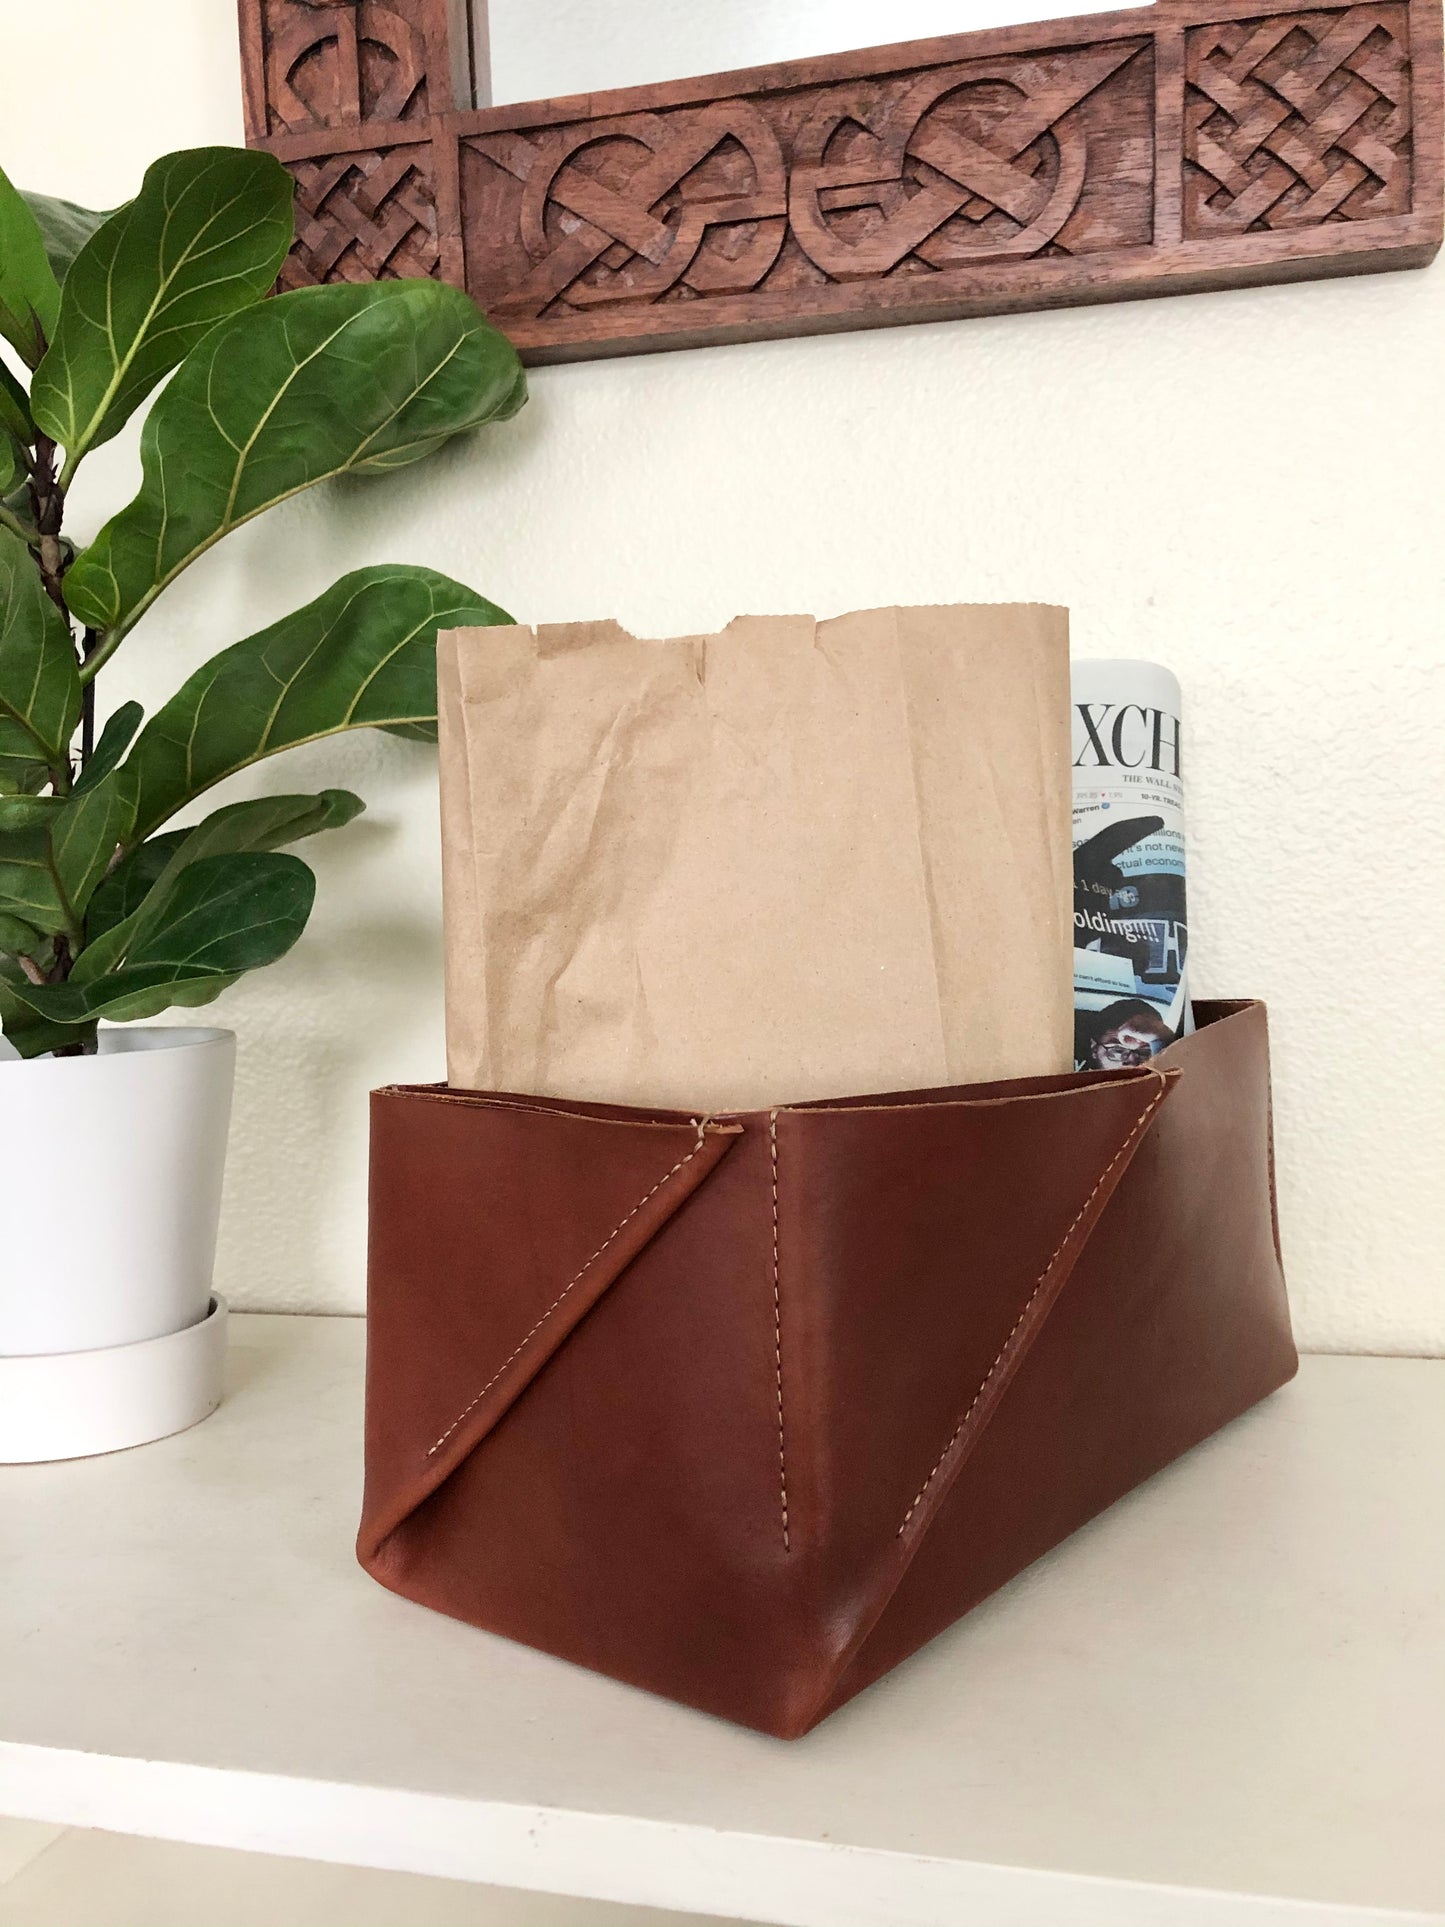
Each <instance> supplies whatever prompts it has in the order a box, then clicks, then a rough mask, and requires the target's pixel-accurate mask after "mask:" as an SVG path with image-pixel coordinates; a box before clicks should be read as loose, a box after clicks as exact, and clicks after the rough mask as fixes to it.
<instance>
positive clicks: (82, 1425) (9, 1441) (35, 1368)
mask: <svg viewBox="0 0 1445 1927" xmlns="http://www.w3.org/2000/svg"><path fill="white" fill-rule="evenodd" d="M225 1365H226V1301H225V1299H224V1298H219V1297H216V1296H214V1295H213V1296H212V1298H211V1303H210V1310H209V1311H208V1312H207V1313H206V1316H205V1317H204V1318H203V1319H201V1321H200V1322H199V1324H195V1325H188V1326H187V1327H186V1328H185V1330H183V1331H178V1332H168V1333H166V1334H165V1336H164V1337H161V1338H147V1339H143V1340H142V1341H141V1342H140V1343H139V1344H134V1345H108V1346H105V1347H104V1348H103V1349H101V1350H98V1351H89V1352H45V1353H39V1354H31V1355H28V1356H22V1357H0V1465H31V1464H36V1463H38V1462H39V1461H41V1460H45V1459H80V1458H88V1457H90V1456H91V1455H92V1454H94V1453H98V1452H119V1451H122V1450H123V1449H124V1448H125V1447H126V1446H130V1445H145V1444H147V1443H148V1442H149V1441H150V1440H152V1439H163V1438H168V1437H169V1436H170V1434H171V1433H172V1432H184V1431H185V1430H186V1428H187V1427H188V1426H191V1425H196V1424H198V1423H199V1422H200V1420H201V1419H203V1418H207V1417H209V1416H210V1414H211V1413H212V1412H214V1411H215V1409H216V1407H217V1406H218V1405H219V1404H220V1402H221V1394H222V1387H223V1379H224V1373H225Z"/></svg>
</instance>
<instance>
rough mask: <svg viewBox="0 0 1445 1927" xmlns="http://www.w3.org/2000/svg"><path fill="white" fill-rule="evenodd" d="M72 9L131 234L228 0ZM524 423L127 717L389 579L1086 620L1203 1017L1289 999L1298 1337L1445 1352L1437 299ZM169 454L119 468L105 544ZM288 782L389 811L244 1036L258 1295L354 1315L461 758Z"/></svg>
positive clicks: (1302, 301) (1211, 322)
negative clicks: (385, 1085)
mask: <svg viewBox="0 0 1445 1927" xmlns="http://www.w3.org/2000/svg"><path fill="white" fill-rule="evenodd" d="M513 4H520V0H498V6H499V12H504V11H505V6H506V5H513ZM696 4H697V5H698V8H699V12H700V14H705V13H708V12H709V11H710V10H709V9H708V8H705V7H703V5H702V0H696ZM64 11H65V14H66V16H67V19H66V44H67V52H66V59H65V104H64V108H63V110H62V109H59V108H58V107H57V106H56V104H55V102H54V100H53V97H52V96H51V95H50V94H49V93H48V92H47V91H46V86H45V82H44V80H43V76H44V75H45V74H46V72H47V71H48V70H49V69H50V67H51V64H52V63H51V50H52V44H53V43H52V41H51V33H52V25H53V22H52V17H51V14H50V12H49V10H47V9H43V8H35V9H30V10H28V11H27V12H26V13H25V15H24V17H19V16H17V17H16V18H15V19H13V20H10V21H8V22H7V27H6V34H7V41H6V45H7V58H6V62H5V66H4V69H3V72H0V142H3V145H4V160H5V163H6V165H7V166H8V167H9V168H10V169H11V171H12V172H13V173H14V174H15V175H17V176H18V177H19V178H20V179H21V180H22V181H23V182H24V183H25V184H27V185H31V184H33V185H36V186H48V187H49V188H51V189H52V190H54V191H57V192H61V193H65V194H69V195H72V196H74V197H75V198H78V199H82V200H90V201H92V202H97V203H100V204H108V203H110V202H113V201H115V200H116V199H118V198H120V197H122V196H123V195H124V194H125V193H127V192H129V191H130V190H131V189H132V187H133V186H134V183H135V182H136V180H137V179H138V177H139V174H140V172H141V169H142V166H143V164H144V162H145V161H146V160H147V159H148V158H150V157H151V156H152V154H153V153H154V152H156V151H158V149H159V148H160V146H161V145H162V143H164V144H166V145H183V144H186V143H188V142H193V141H201V140H209V139H222V140H224V139H232V138H239V133H240V123H239V113H238V106H237V78H236V59H235V50H234V42H233V16H232V8H231V6H230V5H229V4H227V3H226V0H131V4H129V5H127V6H125V7H117V6H115V5H113V4H111V0H66V6H65V9H64ZM885 30H886V29H885ZM27 34H28V35H30V36H32V37H33V46H30V47H28V48H27V46H26V44H25V42H26V36H27ZM505 52H506V42H505V36H504V37H503V41H502V45H501V46H499V66H500V68H501V71H499V74H498V88H499V93H501V94H503V95H506V94H509V93H510V94H513V95H515V93H516V92H518V91H520V90H519V89H517V88H514V87H512V86H510V85H509V83H508V75H507V70H506V67H505V64H504V62H503V61H502V59H501V58H500V57H501V56H504V55H505ZM700 64H706V63H700ZM559 84H560V83H559ZM52 144H53V150H54V151H53V152H52V151H51V147H52ZM532 392H533V399H532V402H531V404H530V406H529V407H528V408H527V409H525V410H524V412H523V414H522V415H521V416H520V417H519V418H518V419H517V420H516V421H515V422H514V423H512V424H511V425H509V426H508V427H507V428H505V429H503V430H501V431H499V432H497V433H495V434H492V435H490V436H487V437H485V438H484V439H480V440H478V441H476V442H474V443H473V444H471V445H470V446H467V447H464V448H459V449H454V450H452V451H450V452H448V453H446V454H444V455H443V456H442V457H441V458H440V459H439V460H437V461H435V462H434V463H433V464H432V465H431V466H430V467H427V468H423V469H414V470H412V471H410V472H409V473H406V474H403V475H400V476H397V477H393V478H389V479H387V480H382V481H371V482H367V483H364V484H360V483H358V484H353V485H350V486H345V487H337V488H334V489H332V490H329V491H327V492H326V493H324V494H321V495H313V496H311V497H310V498H304V499H302V500H300V501H298V502H296V503H295V504H293V505H291V506H289V507H288V508H287V509H284V510H282V511H279V512H277V513H276V514H274V515H273V516H272V517H270V518H269V519H268V520H267V521H265V522H264V523H261V524H257V525H254V526H253V527H252V528H251V529H249V530H247V531H245V532H243V533H242V534H241V535H240V536H238V537H236V538H233V540H232V541H231V542H230V543H229V544H227V545H226V546H225V547H224V548H223V549H221V550H219V551H217V552H216V553H215V554H214V555H213V556H212V557H211V558H210V559H209V560H208V561H207V562H205V563H203V564H201V565H200V566H198V567H197V568H196V569H194V570H193V571H192V572H191V574H190V576H189V577H188V578H187V579H185V580H184V581H183V582H182V583H181V584H179V585H178V586H177V587H176V588H175V589H173V590H172V591H170V593H169V594H168V595H167V597H166V598H165V600H164V601H163V602H162V604H161V605H160V606H159V608H158V610H157V612H156V613H155V615H154V616H153V617H152V618H151V619H149V620H148V622H147V623H146V624H145V625H144V627H143V629H142V630H141V631H140V632H138V634H137V635H136V637H135V638H134V639H133V640H132V641H131V642H129V643H128V644H127V645H126V650H125V652H124V654H123V655H122V657H121V658H120V664H121V666H120V667H119V669H113V670H111V671H109V672H108V681H109V683H110V685H111V693H112V701H114V700H117V699H118V695H117V692H116V688H115V685H116V684H117V682H119V683H120V691H119V694H125V693H130V689H128V688H127V685H130V686H131V687H132V688H133V689H134V693H137V694H139V695H141V696H142V697H143V698H144V699H145V700H146V701H147V702H148V703H150V704H154V703H156V702H158V701H159V700H161V699H162V698H163V697H164V695H165V694H167V693H168V692H169V690H170V689H171V688H172V687H173V686H174V685H175V684H176V683H177V682H179V680H180V679H181V677H182V676H183V675H184V674H186V673H187V672H188V671H189V670H190V669H191V668H192V667H194V666H195V665H196V664H197V663H198V662H199V661H201V660H202V658H203V655H204V654H205V653H206V652H208V651H209V650H210V649H212V648H213V647H215V646H218V645H220V644H222V643H224V642H227V641H229V640H231V639H232V638H234V637H235V636H237V635H239V634H241V633H244V632H245V631H246V630H247V629H250V628H254V627H256V626H258V625H259V624H261V623H262V622H265V621H267V620H269V619H270V618H272V617H273V616H275V615H277V614H279V613H281V612H282V611H283V610H284V609H285V608H287V607H288V606H290V605H292V604H294V603H298V602H300V601H302V600H304V599H305V598H306V597H308V596H310V595H312V594H314V593H315V592H317V591H318V590H320V589H321V588H323V587H324V586H325V584H326V583H327V582H328V581H329V580H330V579H331V578H332V577H333V576H334V575H336V574H338V573H339V572H340V571H341V570H343V569H346V568H351V567H354V566H357V565H359V564H361V563H363V562H369V561H375V560H378V559H382V558H396V559H413V560H416V561H421V562H428V563H431V564H433V565H434V566H435V567H437V568H441V569H445V570H448V571H450V572H451V573H453V574H455V575H457V576H460V577H463V578H465V579H467V580H468V581H470V582H471V583H473V584H474V585H475V586H476V587H478V588H480V589H482V590H484V591H485V592H486V593H487V594H489V595H491V596H493V597H494V598H496V599H497V600H498V601H500V602H501V603H503V604H504V605H505V606H506V607H508V608H509V609H511V610H512V611H513V612H514V613H515V614H516V615H518V616H519V617H523V618H525V619H527V620H529V621H532V620H567V619H571V618H576V617H583V616H591V615H598V614H604V613H605V614H613V615H616V616H619V617H620V618H622V619H623V620H624V621H625V622H627V623H629V624H630V625H632V626H633V627H634V628H637V629H640V630H642V631H644V632H649V631H650V632H654V633H657V632H661V633H668V632H674V633H675V632H680V631H681V632H685V631H689V630H698V629H702V628H706V627H710V626H712V625H715V624H719V623H721V622H723V621H724V620H725V619H726V618H727V617H728V616H729V615H731V614H733V613H734V612H736V611H739V610H781V609H811V610H814V611H816V612H817V613H818V614H820V615H822V614H832V613H835V612H838V611H841V610H845V609H848V608H850V607H860V606H867V605H870V604H875V603H881V602H890V601H899V602H902V601H935V600H937V601H942V600H961V599H982V600H987V599H995V598H1013V597H1018V598H1028V599H1045V600H1051V601H1059V602H1065V603H1068V604H1069V605H1070V607H1071V608H1072V610H1073V611H1074V633H1075V647H1076V650H1077V651H1078V652H1080V653H1091V654H1098V653H1109V654H1128V653H1133V652H1137V653H1139V654H1146V655H1158V656H1160V657H1162V658H1164V659H1165V660H1167V661H1169V662H1170V663H1172V664H1173V665H1174V667H1175V668H1176V669H1177V671H1178V672H1179V675H1180V677H1181V679H1182V681H1183V683H1184V685H1185V688H1186V691H1187V693H1188V700H1189V703H1190V710H1189V725H1190V730H1191V735H1192V752H1193V754H1192V772H1191V785H1192V799H1193V818H1192V829H1193V853H1192V862H1193V869H1192V876H1191V889H1192V905H1191V910H1192V915H1191V926H1192V932H1193V937H1194V943H1195V946H1196V949H1195V956H1196V958H1197V985H1198V988H1199V990H1200V991H1202V992H1205V993H1210V992H1213V993H1220V994H1241V993H1257V994H1261V995H1263V996H1265V997H1267V998H1268V999H1269V1000H1270V1003H1271V1007H1272V1012H1273V1021H1274V1035H1275V1051H1276V1082H1277V1116H1278V1128H1279V1134H1280V1186H1281V1193H1282V1212H1283V1221H1284V1235H1285V1239H1286V1259H1287V1261H1288V1266H1289V1272H1290V1279H1291V1285H1292V1289H1293V1294H1294V1301H1295V1306H1296V1311H1297V1318H1298V1325H1299V1330H1300V1334H1301V1337H1302V1339H1303V1341H1304V1342H1305V1343H1306V1344H1307V1345H1310V1346H1314V1347H1324V1348H1352V1347H1353V1348H1361V1349H1368V1350H1380V1351H1438V1350H1442V1349H1445V1286H1442V1257H1441V1252H1442V1248H1445V1173H1442V1151H1445V962H1442V960H1445V890H1442V882H1445V874H1442V873H1445V863H1442V857H1445V773H1442V772H1445V751H1442V745H1445V686H1442V685H1445V676H1442V664H1445V643H1442V618H1445V539H1442V537H1445V529H1442V499H1445V480H1442V474H1441V460H1440V453H1441V448H1442V443H1445V269H1439V268H1437V269H1432V270H1429V271H1427V272H1425V273H1414V274H1400V275H1393V276H1383V277H1379V278H1371V279H1364V280H1359V281H1354V282H1336V283H1333V284H1317V285H1313V286H1303V287H1298V288H1277V289H1269V290H1264V291H1261V292H1258V293H1251V294H1227V295H1217V296H1196V297H1192V298H1189V299H1184V300H1173V301H1155V302H1143V303H1137V304H1134V305H1126V306H1117V307H1104V308H1096V309H1093V310H1086V311H1079V312H1076V313H1072V314H1054V315H1027V316H1022V317H1018V318H1013V319H1005V320H999V321H973V322H964V323H959V324H952V325H943V326H936V327H927V328H911V329H899V330H895V331H892V332H888V333H882V334H862V335H852V336H846V335H845V336H838V337H834V338H832V339H829V340H819V341H804V342H780V343H776V344H771V345H763V346H757V347H748V348H727V349H717V350H708V351H694V352H692V353H686V354H673V355H659V356H652V357H644V358H640V359H637V360H632V361H620V362H610V363H597V364H594V365H590V366H586V365H584V366H578V367H571V368H556V369H547V370H543V371H541V372H539V373H537V374H536V375H535V376H534V379H533V390H532ZM133 464H134V456H133V451H132V448H131V446H130V445H129V444H127V445H126V446H125V447H124V448H121V449H118V450H116V451H113V452H112V453H111V454H109V455H107V456H106V457H104V458H101V459H99V460H97V461H96V462H95V463H94V464H93V466H92V468H91V470H90V471H88V473H87V474H86V475H85V476H83V477H82V488H81V489H80V490H78V491H77V502H76V513H77V519H78V521H80V522H82V523H85V524H87V525H93V524H94V523H95V522H96V521H98V519H99V518H100V516H101V515H102V514H103V513H106V512H108V511H109V510H110V509H111V508H112V507H114V506H115V505H116V504H117V503H118V502H119V501H120V500H121V499H122V498H123V495H124V494H125V492H127V491H128V489H129V487H130V485H131V483H132V480H133V474H134V467H133ZM265 782H266V783H267V784H268V785H271V786H273V787H274V786H279V785H285V786H287V787H292V786H294V787H297V788H301V787H306V786H313V785H319V784H322V783H340V784H347V785H353V786H355V787H356V788H358V789H360V790H362V791H363V792H364V793H365V794H366V795H367V796H368V798H369V799H370V802H371V811H370V813H369V814H368V816H367V817H365V818H363V819H362V821H361V823H360V824H358V825H357V826H356V827H355V828H354V829H352V830H351V831H349V832H347V833H345V834H344V835H340V836H337V837H334V838H332V839H331V840H329V841H328V842H326V843H324V844H322V843H316V844H312V845H310V846H309V851H308V853H309V854H310V855H311V856H312V857H313V859H314V860H315V862H316V865H317V868H318V870H319V872H320V876H321V893H320V902H319V907H318V909H317V912H316V915H315V917H314V919H313V922H312V926H311V930H310V932H309V933H308V935H307V937H306V938H305V939H304V940H303V942H302V944H301V945H300V946H299V947H298V948H297V949H296V950H295V951H294V952H293V953H292V954H291V956H290V957H288V958H287V959H285V960H284V961H283V962H282V963H281V964H279V965H278V966H276V967H275V968H273V969H272V970H269V971H266V972H264V973H262V974H261V975H259V976H257V977H254V978H252V979H250V980H248V981H247V982H246V983H245V984H244V985H242V986H241V987H239V988H238V989H237V990H235V991H233V992H232V993H230V994H229V995H228V997H227V998H226V999H225V1000H224V1001H223V1002H222V1003H221V1004H220V1005H218V1006H217V1013H218V1016H219V1018H220V1019H221V1020H222V1021H225V1022H227V1023H230V1024H233V1025H234V1026H235V1027H236V1029H237V1030H238V1031H239V1032H240V1035H241V1082H240V1090H239V1103H238V1111H237V1117H236V1126H235V1136H234V1155H233V1160H232V1169H231V1173H230V1179H229V1187H228V1192H227V1203H226V1214H225V1223H224V1227H223V1256H222V1260H221V1283H222V1287H223V1289H225V1290H226V1291H227V1292H228V1293H229V1294H230V1295H231V1296H232V1298H233V1300H235V1301H236V1302H239V1303H242V1304H251V1305H260V1306H268V1307H284V1308H297V1309H303V1308H304V1309H330V1310H350V1309H355V1308H358V1307H359V1306H360V1304H361V1295H362V1252H363V1237H364V1233H363V1201H364V1143H365V1093H366V1091H367V1089H368V1087H369V1086H371V1085H373V1084H375V1083H379V1082H382V1081H385V1080H388V1079H394V1078H407V1079H410V1078H428V1077H435V1076H439V1075H441V1071H442V1043H441V977H440V932H439V923H438V885H437V838H436V829H435V822H434V789H433V762H432V755H431V752H429V751H427V750H424V749H421V748H418V747H415V746H409V745H403V744H398V743H395V742H393V741H391V740H389V739H385V738H381V737H360V738H356V739H353V740H352V741H350V742H347V743H344V744H339V745H335V746H329V747H322V748H318V749H316V750H313V751H310V752H305V753H301V754H298V755H296V756H295V757H293V758H292V759H291V760H290V761H289V763H281V762H277V763H274V764H272V765H270V766H269V768H267V769H266V770H265ZM255 786H257V787H259V785H255ZM1220 1208H1221V1210H1227V1209H1228V1200H1227V1199H1221V1201H1220Z"/></svg>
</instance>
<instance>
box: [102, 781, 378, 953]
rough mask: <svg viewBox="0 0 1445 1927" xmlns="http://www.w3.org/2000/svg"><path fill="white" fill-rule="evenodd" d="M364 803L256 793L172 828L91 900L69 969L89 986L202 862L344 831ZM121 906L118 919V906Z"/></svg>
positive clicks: (338, 794)
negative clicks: (83, 937)
mask: <svg viewBox="0 0 1445 1927" xmlns="http://www.w3.org/2000/svg"><path fill="white" fill-rule="evenodd" d="M365 807H366V805H365V804H364V803H363V802H362V800H361V798H360V797H359V796H353V795H352V793H351V791H350V790H322V791H321V792H320V794H319V795H316V796H258V797H255V798H254V799H252V800H250V801H247V802H244V803H228V804H226V805H225V807H224V808H222V809H219V810H213V811H212V812H211V814H210V815H209V816H208V817H207V818H206V819H205V821H204V822H202V823H198V824H197V825H196V827H195V829H193V830H173V831H171V832H170V833H169V834H168V835H166V836H158V837H154V838H152V840H151V841H150V842H149V843H142V844H140V845H139V846H138V847H137V848H136V849H134V850H132V851H131V852H130V854H129V855H128V856H127V857H126V858H125V860H124V861H123V862H122V863H120V864H118V865H117V867H116V869H115V871H114V872H113V874H112V875H111V876H109V877H107V878H106V880H105V882H104V884H103V885H102V886H101V888H100V889H99V890H97V892H96V894H95V896H94V897H93V898H92V899H91V908H90V911H89V914H88V916H87V921H86V928H87V932H88V934H89V937H90V939H91V941H90V942H88V943H87V945H86V947H85V949H84V950H82V951H81V953H80V956H79V958H78V959H77V961H76V965H75V968H74V970H73V971H72V972H71V978H70V981H71V982H72V983H87V982H89V981H90V980H91V979H92V978H95V977H99V976H102V975H104V974H105V972H107V971H110V970H114V969H115V968H116V966H117V965H118V964H119V963H120V962H121V960H122V959H123V958H124V957H125V955H126V953H127V951H128V950H129V949H130V947H131V945H132V944H133V943H134V942H135V941H136V940H137V937H138V936H139V935H141V934H143V932H144V931H145V930H146V929H148V928H149V927H150V925H151V924H152V923H153V922H154V920H155V918H156V916H157V914H158V912H159V911H160V909H161V908H162V906H163V905H164V903H165V901H166V898H167V897H168V895H169V894H170V892H171V890H172V889H174V887H175V885H176V883H177V881H178V880H179V878H180V875H181V872H182V871H183V870H185V869H187V868H188V867H189V866H190V865H191V864H192V863H198V862H200V861H201V860H202V858H204V857H209V856H225V855H229V854H230V853H232V852H234V851H238V850H251V851H255V850H279V849H280V848H281V847H282V846H283V845H284V844H287V843H298V842H300V840H301V839H302V837H307V836H315V835H316V834H317V833H318V831H321V830H334V829H339V828H340V827H341V826H342V825H343V824H345V823H349V822H350V821H351V820H352V818H353V817H355V816H359V815H360V813H361V812H362V810H364V809H365ZM121 905H124V906H125V907H124V908H123V909H122V910H121V913H120V914H119V915H116V914H114V909H115V908H116V907H118V906H121Z"/></svg>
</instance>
